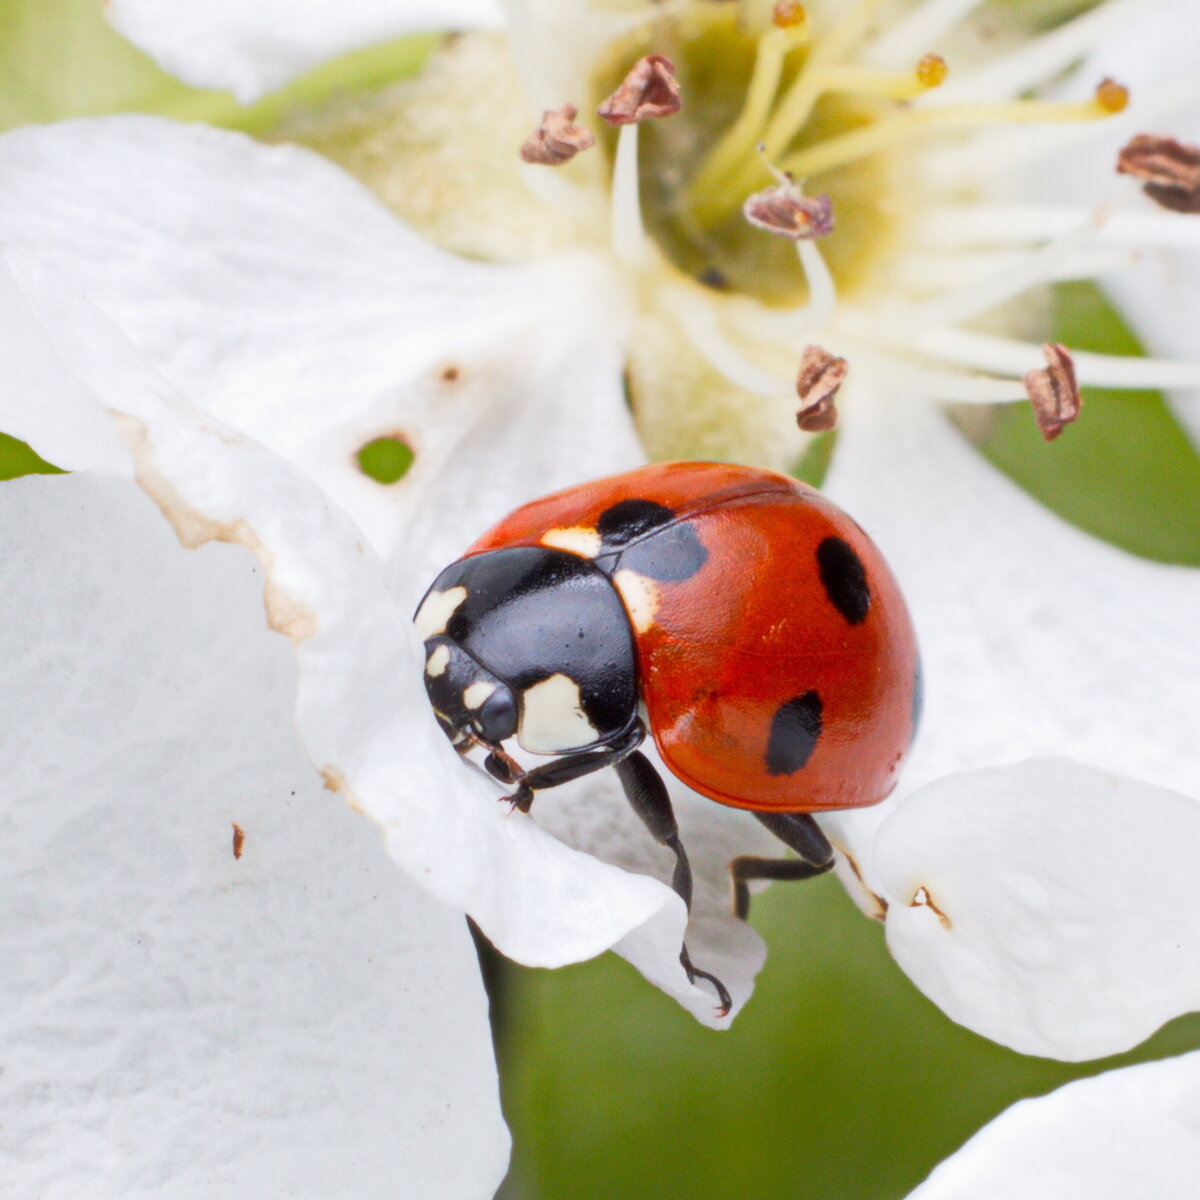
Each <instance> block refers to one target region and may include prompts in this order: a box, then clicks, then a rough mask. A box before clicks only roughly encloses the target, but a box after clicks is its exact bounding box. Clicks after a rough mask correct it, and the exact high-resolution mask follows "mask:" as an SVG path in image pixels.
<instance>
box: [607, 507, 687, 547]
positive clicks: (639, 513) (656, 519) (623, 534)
mask: <svg viewBox="0 0 1200 1200" xmlns="http://www.w3.org/2000/svg"><path fill="white" fill-rule="evenodd" d="M674 519H675V513H674V511H673V510H672V509H669V508H667V506H666V505H665V504H656V503H655V502H654V501H653V500H621V501H619V502H618V503H617V504H614V505H613V506H612V507H611V508H606V509H605V510H604V511H603V512H602V513H601V514H600V520H599V521H597V522H596V529H597V531H598V532H599V534H600V537H601V538H602V539H603V541H604V544H605V546H606V547H607V546H624V545H625V544H626V543H627V542H632V541H634V540H635V539H637V538H640V537H645V536H646V534H648V533H649V532H650V531H651V530H652V529H658V528H660V527H661V526H663V525H670V523H671V522H672V521H673V520H674Z"/></svg>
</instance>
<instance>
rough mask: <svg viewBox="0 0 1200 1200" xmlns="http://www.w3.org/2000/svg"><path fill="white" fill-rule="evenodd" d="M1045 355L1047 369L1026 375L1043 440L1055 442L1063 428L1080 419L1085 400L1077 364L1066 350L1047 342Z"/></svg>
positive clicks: (1026, 383)
mask: <svg viewBox="0 0 1200 1200" xmlns="http://www.w3.org/2000/svg"><path fill="white" fill-rule="evenodd" d="M1042 353H1043V354H1044V355H1045V356H1046V366H1045V368H1044V369H1043V370H1040V371H1027V372H1026V373H1025V380H1024V382H1025V391H1026V393H1027V394H1028V396H1029V399H1030V400H1031V401H1032V402H1033V415H1034V416H1035V417H1036V418H1037V423H1038V427H1039V428H1040V429H1041V431H1042V437H1043V438H1045V439H1046V441H1048V442H1052V441H1054V439H1055V438H1056V437H1058V435H1059V434H1060V433H1062V431H1063V426H1065V425H1070V423H1071V422H1072V421H1074V420H1075V418H1076V417H1078V416H1079V410H1080V408H1082V407H1083V397H1082V396H1080V394H1079V384H1078V383H1076V381H1075V363H1074V361H1073V360H1072V358H1071V353H1070V351H1069V350H1068V349H1067V348H1066V346H1063V345H1060V344H1059V343H1058V342H1046V343H1045V344H1044V345H1043V346H1042Z"/></svg>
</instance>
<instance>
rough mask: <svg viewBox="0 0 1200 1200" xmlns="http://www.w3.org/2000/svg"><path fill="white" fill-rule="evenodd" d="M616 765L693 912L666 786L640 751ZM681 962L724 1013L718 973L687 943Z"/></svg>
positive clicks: (726, 1002)
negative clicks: (669, 857) (696, 961)
mask: <svg viewBox="0 0 1200 1200" xmlns="http://www.w3.org/2000/svg"><path fill="white" fill-rule="evenodd" d="M614 766H615V767H616V772H617V775H618V777H619V778H620V780H621V786H622V787H623V788H624V789H625V796H626V798H627V799H628V800H629V803H630V804H631V805H632V806H633V811H634V812H636V813H637V815H638V816H639V817H641V818H642V822H643V824H645V826H646V828H647V829H648V830H650V833H651V836H652V837H653V838H654V840H655V841H656V842H658V843H659V844H660V845H662V846H666V847H667V849H668V850H670V851H671V852H672V853H673V854H674V855H675V873H674V875H673V876H672V879H671V886H672V887H673V888H674V889H675V891H676V892H677V893H678V894H679V896H680V898H681V899H682V900H683V903H684V904H685V905H686V906H687V909H688V911H689V912H691V908H692V868H691V866H690V864H689V863H688V857H687V851H686V850H684V848H683V843H682V842H681V841H680V840H679V825H678V823H677V822H676V820H675V812H674V810H673V809H672V808H671V797H670V795H669V794H668V792H667V785H666V784H665V783H663V781H662V776H661V775H659V773H658V772H657V771H656V770H655V769H654V764H653V763H651V762H650V760H649V759H648V758H647V757H646V756H645V755H644V754H642V753H641V752H640V751H639V752H635V753H633V754H630V755H629V756H628V757H627V758H624V759H622V760H621V761H620V762H618V763H615V764H614ZM679 961H680V962H681V963H682V964H683V969H684V970H685V971H686V972H687V977H688V982H689V983H695V982H696V980H697V979H707V980H708V982H709V983H711V984H712V985H713V987H714V988H715V989H716V991H717V998H718V999H719V1000H720V1002H721V1007H720V1009H719V1013H720V1015H721V1016H725V1014H726V1013H728V1012H729V1010H730V1008H732V1007H733V999H732V997H731V996H730V995H729V990H728V989H727V988H726V987H725V985H724V984H723V983H722V982H721V981H720V980H719V979H718V978H717V977H716V976H715V975H710V974H709V973H708V972H707V971H701V970H700V968H699V967H696V966H694V965H693V964H692V959H691V956H690V955H689V954H688V948H687V946H686V944H685V945H684V947H683V948H682V949H681V950H680V952H679Z"/></svg>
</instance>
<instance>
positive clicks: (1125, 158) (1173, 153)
mask: <svg viewBox="0 0 1200 1200" xmlns="http://www.w3.org/2000/svg"><path fill="white" fill-rule="evenodd" d="M1117 170H1118V171H1120V172H1121V174H1123V175H1133V176H1136V177H1137V178H1138V179H1144V180H1145V181H1146V182H1145V184H1144V185H1143V187H1142V190H1143V191H1144V192H1145V193H1146V195H1147V196H1149V197H1150V199H1151V200H1153V201H1154V202H1155V203H1156V204H1161V205H1162V207H1163V208H1169V209H1170V210H1171V211H1172V212H1180V213H1200V146H1185V145H1184V144H1183V143H1182V142H1177V141H1176V140H1175V139H1174V138H1170V137H1160V136H1158V135H1156V134H1153V133H1139V134H1138V135H1137V137H1135V138H1133V139H1132V141H1130V142H1129V144H1128V145H1127V146H1125V147H1124V149H1122V151H1121V153H1120V154H1119V155H1118V156H1117Z"/></svg>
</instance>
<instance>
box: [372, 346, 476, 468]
mask: <svg viewBox="0 0 1200 1200" xmlns="http://www.w3.org/2000/svg"><path fill="white" fill-rule="evenodd" d="M449 369H452V368H449ZM355 457H356V458H357V459H358V466H359V469H360V470H361V471H362V473H363V474H364V475H367V476H369V477H370V478H371V479H373V480H375V482H376V483H384V484H392V483H399V482H400V480H401V479H403V478H404V476H405V475H407V474H408V470H409V468H410V467H411V466H412V465H413V460H414V459H415V458H416V455H415V454H414V453H413V448H412V447H411V446H410V445H409V444H408V442H406V441H405V440H404V438H402V437H401V436H400V435H399V434H397V433H389V434H387V435H386V436H384V437H377V438H374V439H372V440H371V441H369V442H367V443H366V445H364V446H361V447H360V448H359V451H358V453H357V454H356V455H355Z"/></svg>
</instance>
